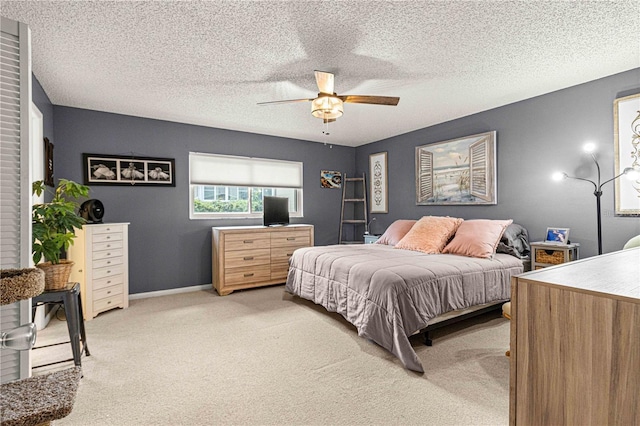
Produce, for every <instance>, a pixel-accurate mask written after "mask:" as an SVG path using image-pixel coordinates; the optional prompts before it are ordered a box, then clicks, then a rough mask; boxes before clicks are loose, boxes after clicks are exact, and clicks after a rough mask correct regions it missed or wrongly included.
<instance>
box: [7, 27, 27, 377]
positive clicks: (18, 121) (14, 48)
mask: <svg viewBox="0 0 640 426" xmlns="http://www.w3.org/2000/svg"><path fill="white" fill-rule="evenodd" d="M1 19H2V27H1V31H0V33H1V39H0V267H1V268H2V269H8V268H26V267H29V257H30V254H31V183H30V182H29V162H30V158H29V109H30V105H31V63H30V61H31V53H30V40H29V38H30V35H29V29H28V27H27V26H26V25H24V24H21V23H18V22H15V21H11V20H9V19H6V18H4V17H2V18H1ZM29 311H30V303H29V301H22V302H17V303H13V304H11V305H4V306H0V329H1V330H3V331H4V330H11V329H13V328H15V327H17V326H19V325H21V324H25V323H28V322H30V318H29V317H30V315H29ZM29 374H30V366H29V351H22V352H18V351H13V350H6V349H2V350H0V381H1V382H2V383H6V382H8V381H12V380H17V379H21V378H25V377H28V376H29Z"/></svg>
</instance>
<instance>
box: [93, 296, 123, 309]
mask: <svg viewBox="0 0 640 426" xmlns="http://www.w3.org/2000/svg"><path fill="white" fill-rule="evenodd" d="M123 304H124V295H123V294H122V293H121V294H116V295H114V296H111V297H106V298H104V299H100V300H94V301H93V311H94V312H95V313H96V314H98V313H100V312H102V311H106V310H108V309H113V308H115V307H120V306H122V305H123Z"/></svg>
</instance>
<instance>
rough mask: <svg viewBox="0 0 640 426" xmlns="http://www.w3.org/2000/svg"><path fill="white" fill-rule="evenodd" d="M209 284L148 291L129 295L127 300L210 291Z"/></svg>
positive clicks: (210, 286)
mask: <svg viewBox="0 0 640 426" xmlns="http://www.w3.org/2000/svg"><path fill="white" fill-rule="evenodd" d="M212 288H213V287H212V285H211V284H202V285H194V286H191V287H181V288H172V289H171V290H158V291H148V292H146V293H136V294H130V295H129V300H134V299H147V298H149V297H160V296H169V295H171V294H179V293H190V292H192V291H200V290H209V289H212Z"/></svg>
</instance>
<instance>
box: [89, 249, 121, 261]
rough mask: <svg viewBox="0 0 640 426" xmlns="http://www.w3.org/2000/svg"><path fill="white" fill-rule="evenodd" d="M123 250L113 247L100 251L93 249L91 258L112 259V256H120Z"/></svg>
mask: <svg viewBox="0 0 640 426" xmlns="http://www.w3.org/2000/svg"><path fill="white" fill-rule="evenodd" d="M122 254H123V250H122V249H121V248H120V249H114V250H102V251H94V252H93V260H94V261H96V260H101V259H112V258H114V257H120V258H122Z"/></svg>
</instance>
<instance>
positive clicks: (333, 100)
mask: <svg viewBox="0 0 640 426" xmlns="http://www.w3.org/2000/svg"><path fill="white" fill-rule="evenodd" d="M314 72H315V75H316V83H317V84H318V90H320V93H318V97H317V98H313V99H289V100H285V101H273V102H259V103H258V105H273V104H286V103H292V102H311V114H312V115H313V116H314V117H317V118H321V119H322V120H323V121H324V122H325V123H330V122H332V121H336V119H337V118H338V117H340V116H341V115H342V113H343V103H345V102H346V103H351V104H372V105H392V106H396V105H398V102H399V101H400V98H398V97H393V96H365V95H340V96H338V95H337V94H336V93H335V92H334V91H333V80H334V76H333V74H332V73H330V72H325V71H317V70H316V71H314Z"/></svg>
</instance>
